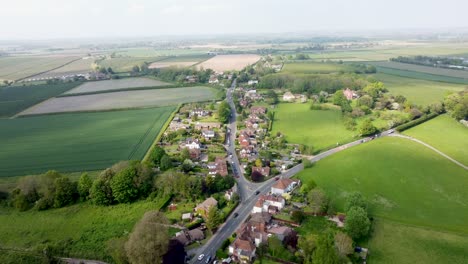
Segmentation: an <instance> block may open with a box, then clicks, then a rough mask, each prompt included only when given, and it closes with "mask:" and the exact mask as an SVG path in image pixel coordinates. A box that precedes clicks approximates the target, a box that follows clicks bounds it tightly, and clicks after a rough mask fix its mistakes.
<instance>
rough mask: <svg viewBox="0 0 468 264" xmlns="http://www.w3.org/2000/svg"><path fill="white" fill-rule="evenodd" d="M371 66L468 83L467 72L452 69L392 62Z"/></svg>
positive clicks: (380, 62) (376, 63) (375, 63)
mask: <svg viewBox="0 0 468 264" xmlns="http://www.w3.org/2000/svg"><path fill="white" fill-rule="evenodd" d="M371 64H372V65H375V66H379V67H383V68H391V69H398V70H404V71H410V72H421V73H427V74H432V75H442V76H448V77H454V78H461V79H465V80H466V81H468V71H462V70H453V69H445V68H436V67H429V66H423V65H417V64H409V63H400V62H393V61H379V62H373V63H371Z"/></svg>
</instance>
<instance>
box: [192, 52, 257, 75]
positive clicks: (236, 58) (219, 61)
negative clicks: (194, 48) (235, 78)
mask: <svg viewBox="0 0 468 264" xmlns="http://www.w3.org/2000/svg"><path fill="white" fill-rule="evenodd" d="M259 59H260V56H258V55H255V54H239V55H218V56H215V57H213V58H211V59H209V60H207V61H204V62H202V63H200V64H199V65H198V67H199V68H201V67H203V68H204V69H212V70H214V71H229V70H237V71H238V70H242V69H243V68H245V67H246V66H248V65H251V64H254V63H256V62H257V61H258V60H259Z"/></svg>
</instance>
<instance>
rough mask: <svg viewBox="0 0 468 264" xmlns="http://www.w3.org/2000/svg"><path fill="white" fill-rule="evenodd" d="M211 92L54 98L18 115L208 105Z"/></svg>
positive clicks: (194, 89) (202, 89) (167, 91)
mask: <svg viewBox="0 0 468 264" xmlns="http://www.w3.org/2000/svg"><path fill="white" fill-rule="evenodd" d="M215 91H216V90H215V89H214V88H210V87H204V86H193V87H182V88H164V89H147V90H135V91H122V92H112V93H99V94H90V95H77V96H67V97H58V98H52V99H50V100H47V101H45V102H43V103H41V104H38V105H35V106H33V107H31V108H29V109H27V110H25V111H23V112H21V115H37V114H50V113H64V112H82V111H102V110H114V109H129V108H141V107H152V106H166V105H176V104H180V103H188V102H201V101H208V100H211V99H214V98H215V94H216V92H215Z"/></svg>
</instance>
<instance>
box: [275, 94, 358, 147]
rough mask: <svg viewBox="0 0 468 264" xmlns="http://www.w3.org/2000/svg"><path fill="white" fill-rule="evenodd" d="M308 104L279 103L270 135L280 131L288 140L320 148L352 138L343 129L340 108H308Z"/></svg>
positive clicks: (352, 134) (350, 132)
mask: <svg viewBox="0 0 468 264" xmlns="http://www.w3.org/2000/svg"><path fill="white" fill-rule="evenodd" d="M309 107H310V105H309V104H292V103H284V104H279V105H278V107H277V108H276V110H275V121H274V122H273V129H272V134H275V133H276V132H281V133H283V134H284V135H285V136H286V139H287V141H288V142H289V143H297V144H304V145H307V146H312V147H313V149H314V151H319V150H323V149H325V148H327V147H330V146H333V145H336V143H337V142H340V143H343V142H345V141H349V140H351V139H352V138H353V136H354V133H353V132H352V131H348V130H346V128H345V127H344V125H343V120H342V115H341V111H340V110H310V109H309Z"/></svg>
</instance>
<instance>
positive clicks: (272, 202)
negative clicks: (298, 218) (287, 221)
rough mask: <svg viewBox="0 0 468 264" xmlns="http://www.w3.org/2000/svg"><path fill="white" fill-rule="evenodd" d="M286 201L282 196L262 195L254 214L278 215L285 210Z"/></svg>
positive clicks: (253, 210) (253, 211)
mask: <svg viewBox="0 0 468 264" xmlns="http://www.w3.org/2000/svg"><path fill="white" fill-rule="evenodd" d="M284 205H285V200H284V198H283V197H281V196H273V195H262V196H260V198H259V199H258V201H257V203H255V206H254V208H253V209H252V213H261V212H267V213H271V214H274V213H277V212H279V211H281V210H282V209H283V208H284Z"/></svg>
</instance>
